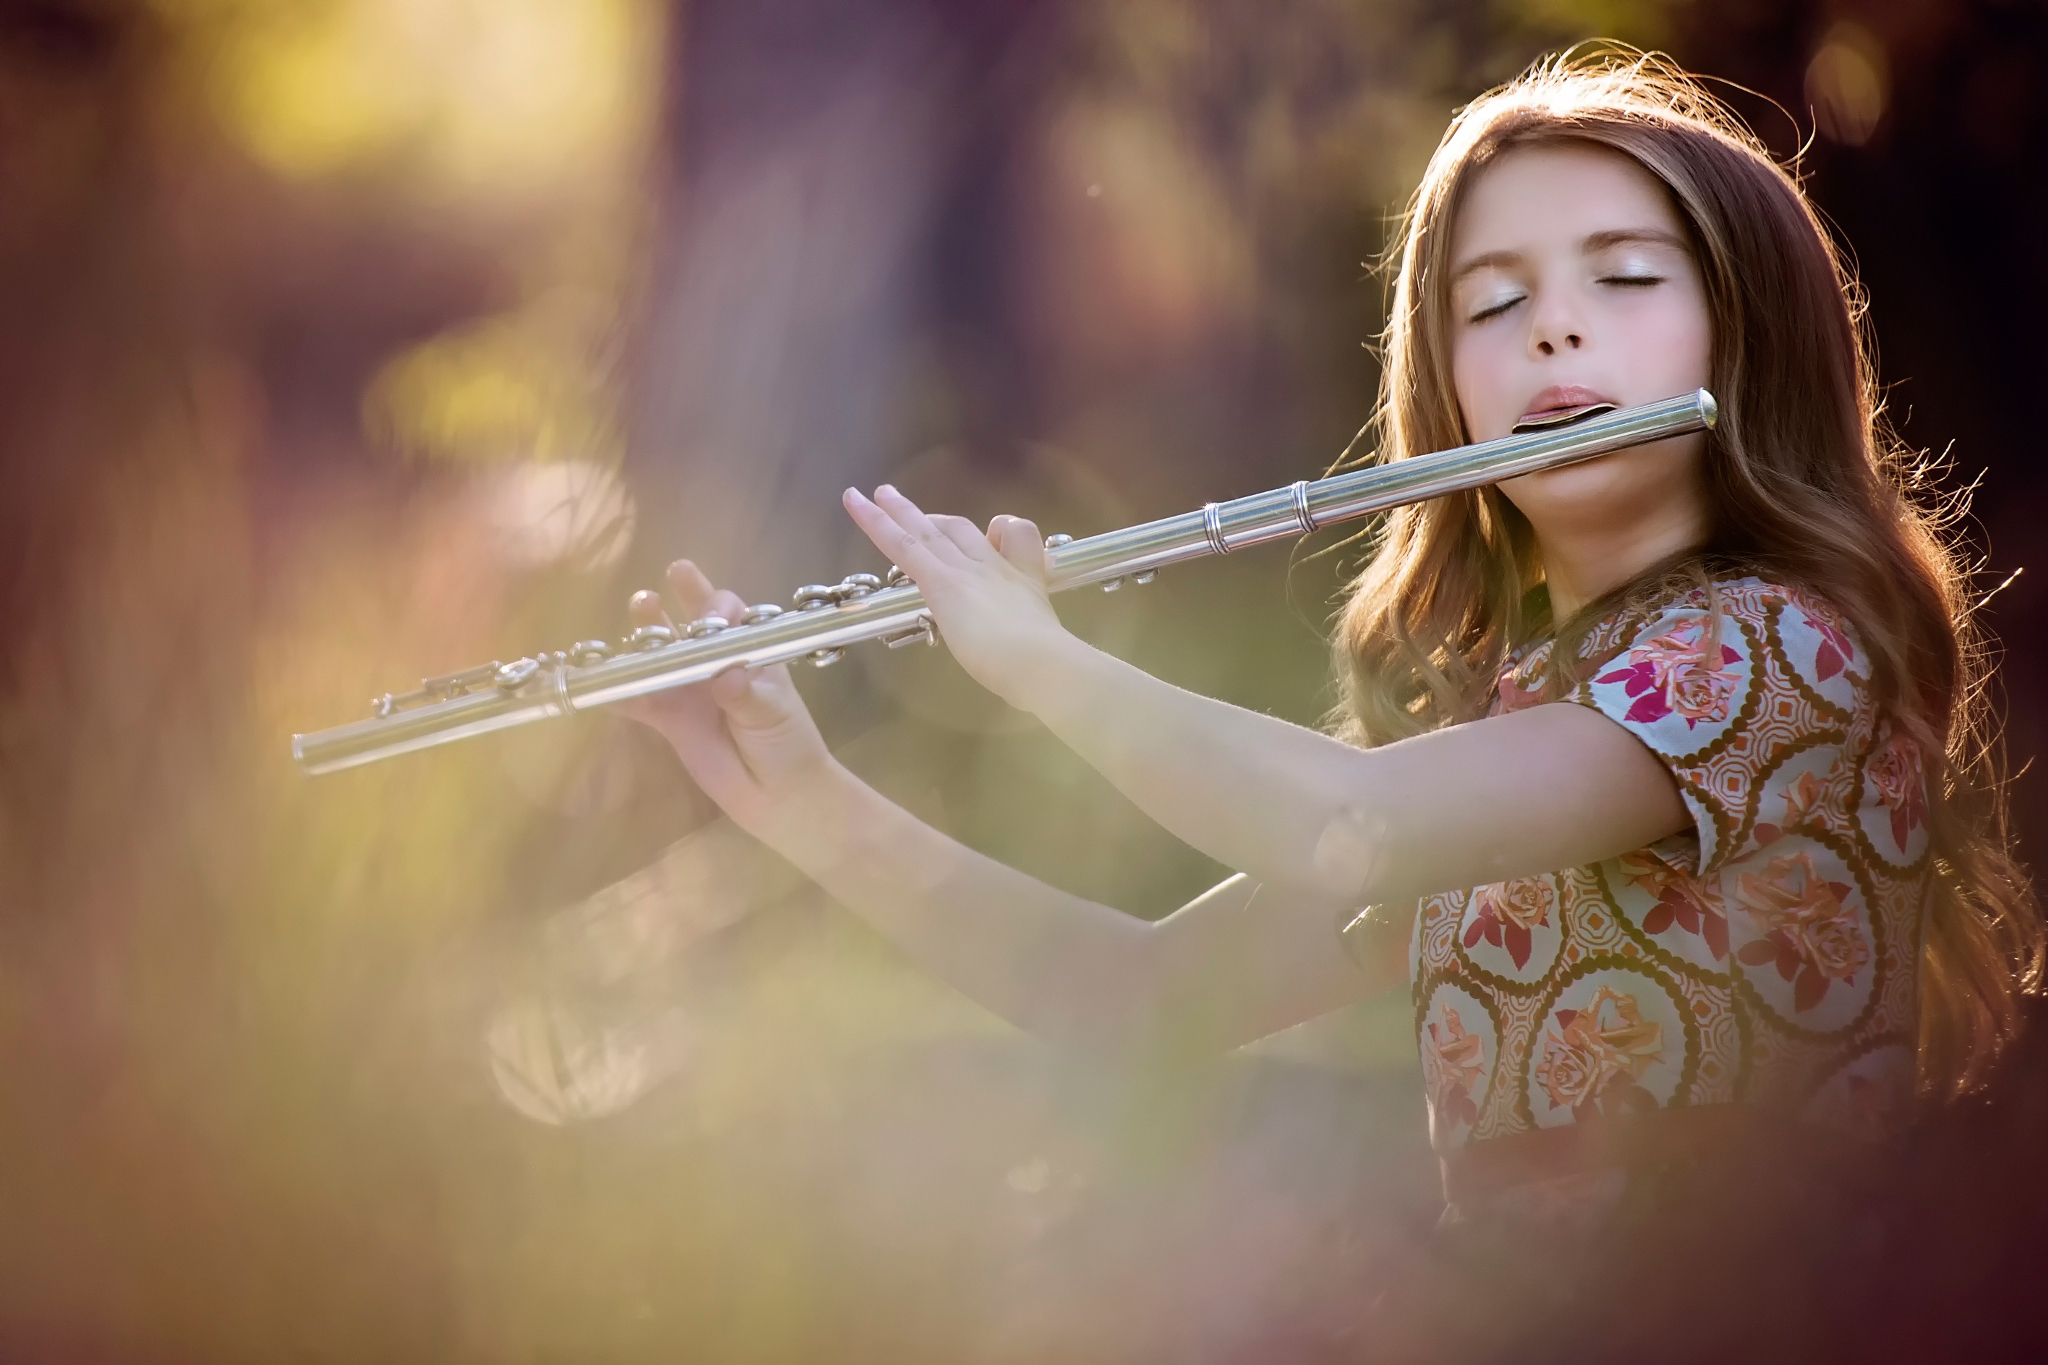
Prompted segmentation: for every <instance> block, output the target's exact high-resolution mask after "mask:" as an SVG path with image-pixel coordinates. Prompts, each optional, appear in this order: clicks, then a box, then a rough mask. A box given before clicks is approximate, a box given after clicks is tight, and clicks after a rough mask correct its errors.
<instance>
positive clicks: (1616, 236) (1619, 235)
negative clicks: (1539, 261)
mask: <svg viewBox="0 0 2048 1365" xmlns="http://www.w3.org/2000/svg"><path fill="white" fill-rule="evenodd" d="M1630 242H1647V243H1650V244H1652V245H1654V246H1668V247H1675V248H1676V249H1678V250H1679V251H1683V252H1687V253H1690V252H1691V251H1692V244H1691V243H1690V242H1688V241H1686V240H1685V238H1683V237H1681V236H1679V235H1678V234H1677V233H1675V232H1666V231H1665V230H1664V229H1663V228H1653V227H1632V228H1608V229H1606V230H1604V231H1601V232H1593V233H1588V234H1587V236H1586V240H1585V241H1583V242H1581V243H1579V251H1580V254H1582V255H1586V256H1590V255H1592V254H1593V253H1595V252H1597V251H1605V250H1607V249H1608V248H1609V247H1616V246H1623V245H1626V244H1628V243H1630ZM1521 260H1522V253H1521V252H1519V251H1488V252H1483V253H1481V254H1480V255H1477V256H1474V257H1473V258H1472V259H1471V260H1469V261H1466V262H1465V263H1464V264H1462V265H1460V266H1459V267H1458V268H1457V269H1456V270H1453V271H1452V272H1451V283H1452V284H1456V283H1457V282H1458V281H1459V280H1462V279H1464V278H1465V277H1466V276H1467V275H1470V274H1471V273H1472V272H1473V271H1475V270H1486V269H1489V268H1491V267H1493V266H1510V265H1517V264H1520V262H1521Z"/></svg>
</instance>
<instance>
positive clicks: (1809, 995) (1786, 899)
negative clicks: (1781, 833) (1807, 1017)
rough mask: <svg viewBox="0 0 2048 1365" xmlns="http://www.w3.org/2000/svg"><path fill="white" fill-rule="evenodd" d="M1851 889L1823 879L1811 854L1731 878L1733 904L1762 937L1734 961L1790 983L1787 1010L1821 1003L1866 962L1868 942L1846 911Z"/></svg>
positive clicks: (1775, 860)
mask: <svg viewBox="0 0 2048 1365" xmlns="http://www.w3.org/2000/svg"><path fill="white" fill-rule="evenodd" d="M1854 890H1855V888H1853V887H1851V886H1850V885H1849V884H1848V883H1847V882H1832V881H1828V880H1827V879H1826V878H1824V877H1823V876H1822V875H1821V873H1820V871H1819V870H1818V869H1817V868H1815V867H1814V865H1813V855H1812V854H1811V853H1805V852H1801V853H1795V854H1791V855H1788V856H1786V857H1782V858H1773V859H1771V860H1770V862H1769V863H1768V864H1767V865H1766V866H1765V867H1764V870H1763V871H1762V872H1760V873H1751V872H1744V873H1742V874H1741V875H1739V876H1738V877H1737V878H1736V882H1735V898H1736V901H1737V902H1738V903H1739V904H1740V905H1741V906H1742V908H1743V909H1744V910H1747V911H1748V912H1749V914H1750V917H1751V918H1752V919H1753V920H1755V921H1756V925H1757V928H1758V929H1760V930H1761V931H1762V932H1763V937H1762V938H1760V939H1757V940H1755V941H1754V942H1751V943H1746V944H1744V945H1743V946H1742V947H1741V948H1740V949H1739V950H1738V951H1737V952H1736V954H1735V958H1736V961H1738V962H1741V963H1743V964H1745V965H1746V966H1751V967H1766V966H1774V967H1776V968H1777V969H1778V975H1780V976H1781V977H1783V978H1784V979H1785V980H1787V981H1790V982H1792V983H1793V984H1792V1008H1793V1009H1794V1010H1796V1011H1799V1012H1800V1013H1804V1012H1805V1011H1807V1010H1810V1009H1812V1008H1813V1007H1814V1006H1815V1005H1818V1004H1819V1003H1820V1002H1821V1000H1822V999H1823V998H1825V997H1826V995H1827V992H1828V987H1829V985H1830V984H1831V983H1833V982H1837V981H1847V980H1849V979H1850V978H1852V977H1853V976H1855V975H1856V973H1857V971H1858V970H1859V969H1860V968H1861V967H1863V966H1864V964H1866V963H1867V962H1869V961H1870V941H1869V939H1868V938H1866V937H1865V936H1864V933H1863V929H1862V926H1860V925H1859V924H1857V922H1856V917H1855V915H1854V914H1853V913H1851V911H1850V910H1849V907H1848V905H1847V901H1848V898H1849V896H1850V895H1851V894H1852V893H1853V892H1854Z"/></svg>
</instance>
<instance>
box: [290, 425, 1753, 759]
mask: <svg viewBox="0 0 2048 1365" xmlns="http://www.w3.org/2000/svg"><path fill="white" fill-rule="evenodd" d="M1716 415H1717V414H1716V407H1715V403H1714V397H1713V395H1712V394H1710V393H1708V392H1707V391H1706V390H1705V389H1700V390H1698V391H1696V392H1694V393H1691V394H1686V395H1683V396H1681V397H1677V398H1669V399H1666V400H1664V401H1663V402H1660V403H1650V404H1646V405H1644V406H1642V407H1636V408H1629V409H1625V410H1622V411H1611V410H1610V411H1607V412H1605V413H1598V414H1595V415H1590V416H1582V417H1580V418H1579V419H1578V420H1575V421H1572V422H1571V423H1570V424H1569V425H1564V426H1556V427H1551V428H1548V429H1543V430H1536V431H1529V432H1523V433H1519V434H1516V435H1512V436H1506V437H1502V438H1501V439H1499V440H1495V441H1482V442H1480V443H1478V444H1476V445H1469V446H1460V447H1458V448H1456V449H1454V450H1445V451H1439V452H1437V453H1436V454H1433V455H1420V456H1416V457H1414V458H1412V459H1407V460H1400V461H1396V462H1394V463H1392V464H1385V465H1376V466H1373V467H1371V468H1367V469H1359V470H1354V471H1351V472H1349V473H1344V474H1337V475H1334V476H1332V477H1330V478H1326V479H1318V480H1314V481H1307V480H1304V481H1301V482H1298V483H1294V484H1291V485H1289V486H1288V487H1286V488H1278V489H1273V490H1271V491H1269V492H1265V493H1255V494H1252V495H1251V496H1249V497H1244V498H1237V499H1235V500H1233V501H1230V502H1221V503H1210V504H1208V505H1207V506H1205V507H1203V508H1201V509H1200V510H1198V511H1194V512H1184V513H1182V514H1180V515H1179V516H1172V517H1165V518H1162V519H1160V520H1158V521H1150V522H1146V523H1144V524H1143V525H1141V526H1132V527H1127V528H1125V529H1123V530H1119V531H1110V532H1107V533H1105V534H1103V535H1099V536H1089V537H1087V538H1086V539H1083V540H1072V539H1070V538H1068V537H1065V536H1053V537H1051V538H1050V539H1049V540H1048V541H1047V569H1048V576H1049V583H1048V586H1049V587H1050V588H1051V589H1052V590H1053V591H1055V592H1059V591H1064V590H1066V589H1069V588H1079V587H1085V586H1087V585H1089V584H1091V583H1099V584H1102V585H1103V586H1104V587H1106V588H1114V587H1116V586H1118V585H1119V584H1121V582H1122V581H1123V580H1125V579H1127V578H1131V579H1136V580H1137V581H1140V582H1145V581H1149V579H1150V578H1151V576H1152V574H1153V573H1155V572H1156V571H1157V570H1159V569H1160V568H1161V567H1163V566H1165V565H1168V564H1174V563H1178V562H1180V561H1182V560H1186V559H1196V558H1199V557H1201V556H1203V555H1209V554H1227V553H1229V552H1230V551H1232V550H1238V549H1242V548H1244V547H1245V546H1247V545H1258V544H1262V543H1264V542H1266V541H1271V540H1283V539H1288V538H1291V537H1294V536H1301V535H1306V534H1308V533H1309V532H1311V531H1314V530H1316V529H1318V528H1320V527H1323V526H1328V525H1332V524H1334V523H1337V522H1343V521H1354V520H1357V519H1358V518H1360V517H1365V516H1369V515H1371V514H1372V513H1374V512H1380V511H1385V510H1386V509H1388V508H1391V507H1397V506H1400V505H1402V504H1405V503H1411V502H1420V501H1423V500H1424V499H1427V498H1434V497H1441V496H1443V495H1445V494H1448V493H1456V492H1460V491H1462V490H1464V489H1468V488H1476V487H1480V486H1482V485H1485V484H1492V483H1499V482H1501V481H1503V480H1506V479H1512V478H1517V477H1519V476H1521V475H1524V474H1533V473H1536V472H1538V471H1540V470H1545V469H1554V468H1557V467H1559V466H1561V465H1567V464H1573V463H1576V462H1578V461H1580V460H1590V459H1593V458H1595V457H1597V456H1600V455H1607V454H1611V453H1613V452H1614V451H1617V450H1623V449H1626V448H1628V447H1630V446H1637V445H1643V444H1646V443H1648V442H1650V441H1657V440H1662V439H1664V438H1666V437H1671V436H1681V435H1684V434H1686V433H1688V432H1694V431H1701V430H1705V429H1707V428H1710V427H1712V426H1713V425H1714V422H1715V418H1716ZM876 639H881V640H886V641H887V642H888V643H890V644H891V645H898V644H914V643H927V642H929V641H930V640H931V639H932V619H931V615H930V613H929V612H928V611H927V609H926V607H925V601H924V596H923V594H922V593H920V592H919V591H918V589H917V587H916V585H915V584H912V583H909V582H907V581H899V579H898V576H897V575H896V574H894V573H892V575H891V580H890V583H889V584H888V585H886V586H885V585H884V584H883V583H882V581H881V580H880V579H877V578H875V577H873V576H872V575H865V574H856V575H853V576H851V577H849V578H848V579H847V580H846V581H844V582H842V583H840V584H838V585H836V586H833V587H822V586H812V587H806V588H802V589H799V590H798V592H797V595H796V609H794V610H789V611H783V610H780V609H779V608H775V607H755V608H752V609H750V610H749V612H748V613H747V617H746V618H745V620H744V621H742V622H740V623H728V622H725V621H723V620H721V619H720V618H717V617H708V618H706V619H705V620H703V621H697V622H692V623H690V625H689V626H688V627H687V628H686V630H685V631H684V632H683V633H682V634H681V636H680V638H679V637H678V634H677V632H672V631H669V630H667V629H666V628H663V627H642V628H641V629H640V630H638V631H635V632H634V634H633V636H632V637H631V638H630V639H629V640H628V641H627V642H625V643H624V644H623V645H621V646H618V647H614V646H611V645H608V644H606V643H605V642H603V641H596V640H590V641H583V642H581V643H579V644H577V645H575V646H573V647H572V648H570V649H568V650H560V651H543V652H542V653H539V654H536V655H532V656H528V657H526V658H522V659H516V660H514V661H512V662H511V663H499V662H496V661H493V662H492V663H489V664H484V665H482V666H480V667H478V668H474V669H469V670H467V671H465V672H463V673H458V674H452V675H450V676H448V677H445V678H436V679H430V680H428V681H426V682H425V683H422V684H421V686H420V688H419V689H418V690H416V691H414V692H412V693H408V694H405V695H403V696H392V695H386V696H383V697H380V698H378V699H377V700H376V701H375V702H373V703H372V712H373V714H372V716H371V718H370V719H368V720H362V721H357V722H355V723H354V724H350V725H341V726H336V727H334V728H332V729H328V730H318V731H314V732H312V733H310V734H301V735H294V736H293V737H292V755H293V757H294V758H296V759H297V760H298V763H299V766H300V767H301V768H303V769H304V770H305V771H306V772H307V773H329V772H336V771H338V770H340V769H343V768H352V767H356V766H357V765H359V764H364V763H371V762H375V761H377V760H378V759H383V758H389V757H392V756H394V755H397V754H402V753H409V752H411V751H412V750H415V749H425V748H430V747H432V746H434V745H439V744H447V743H451V742H453V741H455V740H458V739H465V738H467V737H469V736H471V735H481V734H487V733H489V732H490V731H493V730H503V729H507V728H509V727H511V726H515V725H525V724H528V723H530V722H533V721H540V720H548V719H552V718H554V717H558V716H566V715H569V714H571V713H573V712H576V711H587V710H590V709H592V708H594V707H599V706H608V705H610V704H611V703H613V702H619V701H625V700H627V699H628V698H631V697H639V696H645V695H646V694H648V693H650V692H660V691H664V690H666V689H668V688H671V687H684V686H688V685H689V684H691V683H697V682H703V681H704V680H706V679H708V678H711V677H713V676H715V675H717V674H718V673H721V672H723V671H724V670H726V669H728V668H731V667H733V666H734V665H735V664H745V665H750V666H754V667H760V666H763V665H767V664H775V663H784V662H788V661H790V660H794V659H800V658H804V657H807V656H808V657H811V658H813V659H816V660H817V661H818V662H820V663H828V662H831V661H832V660H833V659H835V658H837V657H838V653H839V651H841V650H843V649H844V648H845V647H846V646H848V645H850V644H856V643H860V642H862V641H867V640H876Z"/></svg>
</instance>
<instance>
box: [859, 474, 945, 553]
mask: <svg viewBox="0 0 2048 1365" xmlns="http://www.w3.org/2000/svg"><path fill="white" fill-rule="evenodd" d="M875 506H877V507H879V508H881V509H882V510H883V511H884V512H887V513H888V514H889V516H890V517H891V518H892V519H893V520H894V521H895V523H896V524H897V525H898V526H901V527H902V528H903V529H904V530H906V531H908V532H909V533H910V534H911V535H913V536H915V537H916V538H917V540H918V543H920V544H922V545H924V546H926V547H927V548H929V549H930V550H931V551H932V552H933V553H934V554H935V555H937V556H938V557H939V559H941V560H942V561H946V562H957V560H958V558H959V557H960V554H961V548H960V546H959V544H958V543H957V542H955V541H954V539H953V538H952V537H951V536H949V535H947V534H946V533H945V532H944V531H943V530H941V529H940V528H939V525H938V523H937V522H934V521H933V520H932V519H931V518H930V517H928V516H926V515H925V513H924V511H923V509H922V508H920V507H919V506H918V505H917V504H916V503H914V502H912V501H911V500H910V499H909V498H906V497H904V496H903V495H902V494H901V493H899V492H897V491H896V488H895V486H894V485H893V484H886V483H885V484H883V485H882V486H881V487H879V488H877V489H876V490H875Z"/></svg>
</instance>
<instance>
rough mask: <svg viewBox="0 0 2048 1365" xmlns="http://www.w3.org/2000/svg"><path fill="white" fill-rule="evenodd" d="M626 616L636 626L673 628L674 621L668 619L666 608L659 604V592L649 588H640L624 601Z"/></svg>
mask: <svg viewBox="0 0 2048 1365" xmlns="http://www.w3.org/2000/svg"><path fill="white" fill-rule="evenodd" d="M626 617H627V619H628V620H630V621H632V623H633V624H634V625H636V626H667V627H669V628H670V629H671V630H673V629H674V628H675V623H674V622H673V621H671V620H669V619H668V608H667V607H664V606H663V605H662V604H661V594H660V593H658V592H655V591H654V590H653V589H651V588H642V589H641V590H640V591H638V592H636V593H634V594H633V596H632V598H631V599H630V600H629V601H627V603H626Z"/></svg>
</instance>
